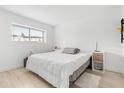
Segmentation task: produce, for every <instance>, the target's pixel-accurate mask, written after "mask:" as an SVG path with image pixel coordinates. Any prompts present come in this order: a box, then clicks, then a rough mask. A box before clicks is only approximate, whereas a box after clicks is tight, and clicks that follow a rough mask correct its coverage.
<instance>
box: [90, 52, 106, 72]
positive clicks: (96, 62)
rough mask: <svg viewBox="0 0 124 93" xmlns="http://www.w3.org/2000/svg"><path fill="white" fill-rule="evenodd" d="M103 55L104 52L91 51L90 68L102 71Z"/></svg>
mask: <svg viewBox="0 0 124 93" xmlns="http://www.w3.org/2000/svg"><path fill="white" fill-rule="evenodd" d="M104 64H105V55H104V52H93V55H92V69H93V70H94V71H101V72H104V69H105V68H104Z"/></svg>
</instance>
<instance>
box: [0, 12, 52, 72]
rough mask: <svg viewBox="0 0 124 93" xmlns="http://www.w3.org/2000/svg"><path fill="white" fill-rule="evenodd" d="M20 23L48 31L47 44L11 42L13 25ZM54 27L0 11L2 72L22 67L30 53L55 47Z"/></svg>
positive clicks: (0, 68)
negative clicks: (24, 59)
mask: <svg viewBox="0 0 124 93" xmlns="http://www.w3.org/2000/svg"><path fill="white" fill-rule="evenodd" d="M13 22H14V23H19V24H23V25H28V26H33V27H36V28H44V29H47V30H48V33H47V43H46V44H42V43H36V42H14V41H11V24H12V23H13ZM53 34H54V33H53V27H52V26H50V25H46V24H43V23H40V22H37V21H34V20H31V19H28V18H25V17H22V16H18V15H15V14H13V13H10V12H7V11H4V10H0V71H6V70H9V69H14V68H17V67H21V66H22V65H23V58H24V57H26V56H28V55H29V51H30V50H31V51H33V52H45V51H50V50H51V49H52V47H53V36H54V35H53Z"/></svg>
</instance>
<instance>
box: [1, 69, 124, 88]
mask: <svg viewBox="0 0 124 93" xmlns="http://www.w3.org/2000/svg"><path fill="white" fill-rule="evenodd" d="M87 72H89V73H93V74H97V75H99V76H101V80H100V83H99V87H100V88H117V87H118V88H124V77H123V76H122V75H121V74H119V73H113V72H108V71H106V72H105V73H104V74H102V73H97V72H93V71H90V70H87ZM52 87H53V86H51V85H50V84H49V83H47V82H46V81H44V80H43V79H42V78H41V77H39V76H38V75H36V74H34V73H32V72H30V71H27V70H26V69H24V68H20V69H15V70H11V71H6V72H0V88H52ZM73 87H74V86H73Z"/></svg>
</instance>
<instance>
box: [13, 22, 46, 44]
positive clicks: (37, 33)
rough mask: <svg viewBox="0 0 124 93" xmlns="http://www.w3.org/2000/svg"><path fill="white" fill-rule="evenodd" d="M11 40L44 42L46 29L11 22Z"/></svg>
mask: <svg viewBox="0 0 124 93" xmlns="http://www.w3.org/2000/svg"><path fill="white" fill-rule="evenodd" d="M12 40H13V41H35V42H46V31H44V30H40V29H36V28H31V27H26V26H21V25H16V24H13V25H12Z"/></svg>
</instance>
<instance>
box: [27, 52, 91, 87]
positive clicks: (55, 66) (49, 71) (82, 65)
mask: <svg viewBox="0 0 124 93" xmlns="http://www.w3.org/2000/svg"><path fill="white" fill-rule="evenodd" d="M91 56H92V53H91V52H84V53H83V52H80V53H78V54H74V55H73V54H66V53H62V52H61V51H53V52H47V53H39V54H33V55H31V56H30V57H29V58H28V61H27V65H26V69H28V70H30V71H32V72H34V73H36V74H38V75H39V76H41V77H42V78H43V79H45V80H46V81H47V82H49V83H50V84H51V85H53V86H54V87H57V88H68V87H69V86H70V84H72V82H74V81H75V80H76V79H77V78H78V77H79V76H80V74H81V73H82V72H83V71H84V70H85V69H86V68H87V67H88V65H89V64H90V61H89V60H90V57H91Z"/></svg>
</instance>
